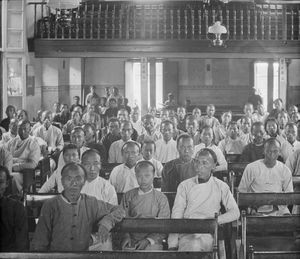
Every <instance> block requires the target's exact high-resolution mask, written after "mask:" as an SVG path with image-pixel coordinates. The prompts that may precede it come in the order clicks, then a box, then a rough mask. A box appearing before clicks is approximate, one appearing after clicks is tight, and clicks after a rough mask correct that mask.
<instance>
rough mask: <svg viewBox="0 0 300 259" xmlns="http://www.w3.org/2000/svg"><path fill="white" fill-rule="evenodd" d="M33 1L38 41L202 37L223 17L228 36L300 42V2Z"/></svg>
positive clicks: (244, 38) (192, 38) (236, 38)
mask: <svg viewBox="0 0 300 259" xmlns="http://www.w3.org/2000/svg"><path fill="white" fill-rule="evenodd" d="M31 5H33V6H34V19H35V38H40V39H60V40H61V39H86V40H89V39H90V40H204V39H206V35H207V30H208V27H209V26H210V25H212V24H213V23H214V22H215V21H221V22H222V24H223V25H224V26H225V27H226V28H227V30H228V37H229V39H230V40H249V41H251V40H253V41H255V40H282V41H290V40H291V41H299V40H300V5H299V4H290V5H282V4H254V3H234V2H232V3H228V4H223V3H219V4H214V5H207V4H205V3H203V2H199V1H182V2H178V1H173V2H164V3H157V2H153V3H133V2H84V3H81V4H80V6H79V7H78V8H76V9H72V10H50V8H49V7H48V6H47V5H46V4H44V3H31ZM37 14H39V16H38V15H37Z"/></svg>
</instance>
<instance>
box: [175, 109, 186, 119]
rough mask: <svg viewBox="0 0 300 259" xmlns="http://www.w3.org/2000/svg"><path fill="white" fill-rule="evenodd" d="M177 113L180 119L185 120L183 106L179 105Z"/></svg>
mask: <svg viewBox="0 0 300 259" xmlns="http://www.w3.org/2000/svg"><path fill="white" fill-rule="evenodd" d="M177 115H178V118H179V119H180V120H183V119H184V117H185V109H184V108H183V107H179V108H178V109H177Z"/></svg>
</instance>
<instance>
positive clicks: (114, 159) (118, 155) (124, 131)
mask: <svg viewBox="0 0 300 259" xmlns="http://www.w3.org/2000/svg"><path fill="white" fill-rule="evenodd" d="M126 112H127V111H126ZM120 131H121V139H120V140H117V141H115V142H113V143H112V144H111V146H110V148H109V152H108V163H123V155H122V152H121V149H122V147H123V145H124V143H125V142H127V141H128V140H131V135H132V132H133V128H132V124H131V122H130V121H123V122H122V123H121V128H120Z"/></svg>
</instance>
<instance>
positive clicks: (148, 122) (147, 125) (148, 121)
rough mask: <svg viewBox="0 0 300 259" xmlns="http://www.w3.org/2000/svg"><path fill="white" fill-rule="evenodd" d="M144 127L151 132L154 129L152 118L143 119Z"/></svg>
mask: <svg viewBox="0 0 300 259" xmlns="http://www.w3.org/2000/svg"><path fill="white" fill-rule="evenodd" d="M144 128H145V129H146V130H148V131H150V132H151V131H152V130H153V129H154V119H153V118H146V119H145V120H144Z"/></svg>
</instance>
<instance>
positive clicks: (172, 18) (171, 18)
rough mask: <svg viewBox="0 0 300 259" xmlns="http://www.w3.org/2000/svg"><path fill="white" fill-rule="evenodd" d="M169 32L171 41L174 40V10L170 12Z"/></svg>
mask: <svg viewBox="0 0 300 259" xmlns="http://www.w3.org/2000/svg"><path fill="white" fill-rule="evenodd" d="M170 31H171V39H174V10H173V9H171V10H170Z"/></svg>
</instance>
